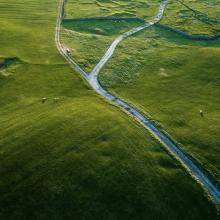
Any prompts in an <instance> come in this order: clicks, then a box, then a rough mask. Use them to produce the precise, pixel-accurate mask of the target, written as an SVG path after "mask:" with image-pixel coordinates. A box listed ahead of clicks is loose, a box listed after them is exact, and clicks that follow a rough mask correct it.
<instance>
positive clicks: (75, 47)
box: [61, 20, 142, 73]
mask: <svg viewBox="0 0 220 220" xmlns="http://www.w3.org/2000/svg"><path fill="white" fill-rule="evenodd" d="M141 23H142V22H138V21H130V22H127V21H111V20H109V21H104V20H98V21H73V22H69V21H68V22H63V28H62V34H61V39H62V44H63V45H64V47H67V48H70V49H71V50H72V53H71V55H72V57H73V59H74V60H76V61H77V62H78V64H79V65H80V66H81V67H82V68H83V69H84V70H86V71H87V72H88V73H89V72H90V71H91V70H92V69H93V68H94V67H95V65H96V64H97V63H98V61H99V60H100V59H101V57H102V56H103V54H104V53H105V51H106V50H107V49H108V47H109V46H110V45H111V43H112V41H113V40H114V39H115V38H116V36H118V35H119V34H121V33H124V32H125V31H128V30H130V29H131V28H133V27H136V26H138V25H140V24H141Z"/></svg>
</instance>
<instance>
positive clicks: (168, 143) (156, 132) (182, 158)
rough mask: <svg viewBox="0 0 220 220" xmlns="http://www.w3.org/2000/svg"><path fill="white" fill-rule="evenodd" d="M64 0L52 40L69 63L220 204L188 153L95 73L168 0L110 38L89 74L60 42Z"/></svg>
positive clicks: (219, 196)
mask: <svg viewBox="0 0 220 220" xmlns="http://www.w3.org/2000/svg"><path fill="white" fill-rule="evenodd" d="M63 1H64V0H60V1H59V7H58V17H57V25H56V34H55V42H56V46H57V49H58V51H59V52H60V54H61V55H62V56H63V57H64V58H65V59H66V60H67V61H68V63H69V64H70V65H71V67H72V68H73V69H74V70H76V71H77V72H78V73H80V75H81V76H82V77H83V78H84V79H86V80H87V82H88V83H89V84H90V85H91V87H92V88H93V89H94V90H95V91H96V92H97V93H98V94H100V95H101V96H102V97H103V98H105V99H106V100H108V101H110V102H112V103H114V104H115V105H116V106H118V107H120V108H121V109H122V110H123V111H124V112H126V113H127V114H129V115H130V116H132V117H134V118H135V119H136V120H137V121H138V122H139V123H140V124H141V125H142V126H144V127H145V128H146V129H147V130H148V131H149V132H150V133H151V134H152V135H153V136H154V137H155V138H156V139H157V140H158V141H159V142H160V143H161V144H162V145H163V146H164V147H165V148H166V149H167V150H168V151H169V152H170V153H171V154H172V155H173V156H174V157H175V158H176V159H177V160H178V161H179V162H180V163H181V164H182V165H183V166H184V167H185V168H186V169H187V170H188V171H189V173H190V174H191V175H192V176H193V177H194V178H195V179H196V180H197V181H198V182H199V183H200V184H201V185H202V186H203V187H204V189H205V190H206V191H207V192H209V193H210V195H211V196H212V197H213V198H214V199H215V201H216V203H217V204H220V191H219V189H218V188H217V187H216V186H215V185H214V184H213V183H212V181H211V180H210V178H209V177H208V176H207V175H206V174H205V172H204V171H203V170H202V169H201V168H200V167H199V166H198V165H197V164H196V163H194V162H193V161H192V160H191V159H190V158H189V157H188V156H187V154H186V153H185V152H184V151H183V149H182V148H180V147H179V146H178V145H177V144H175V143H174V141H172V140H171V139H170V138H169V137H168V136H167V135H166V134H165V133H163V132H162V131H161V130H160V129H159V128H158V127H157V126H156V125H155V124H154V123H153V122H152V121H151V120H150V119H149V118H148V117H146V116H144V115H143V114H142V113H141V112H139V111H138V110H136V109H135V108H134V107H132V106H130V105H129V104H127V103H126V102H124V101H123V100H121V99H119V98H118V97H116V96H114V95H112V94H110V93H109V92H108V91H106V90H105V89H104V88H103V87H102V86H101V85H100V83H99V82H98V74H99V72H100V70H101V69H102V67H103V66H104V65H105V63H106V62H107V61H108V60H109V59H110V58H111V56H112V55H113V53H114V51H115V48H116V47H117V45H118V44H119V43H120V42H121V41H122V40H124V39H125V38H127V37H129V36H131V35H133V34H135V33H137V32H139V31H141V30H143V29H146V28H149V27H151V26H153V25H154V24H156V23H158V22H159V21H160V19H161V18H162V16H163V13H164V10H165V7H166V5H167V4H168V3H169V0H165V1H164V2H162V3H161V4H160V8H159V11H158V14H157V16H156V17H155V18H154V20H153V21H152V22H150V23H146V24H144V25H141V26H139V27H137V28H133V29H132V30H130V31H128V32H126V33H124V34H122V35H120V36H119V37H117V38H116V39H115V40H114V41H113V43H112V44H111V46H110V47H109V49H108V50H107V52H106V53H105V55H104V56H103V57H102V59H101V60H100V62H99V63H98V64H97V65H96V66H95V68H94V69H93V70H92V72H91V73H90V74H89V75H88V74H87V73H86V72H85V71H84V70H83V69H82V68H80V66H79V65H78V64H77V63H76V62H74V61H73V60H72V58H71V57H70V56H69V55H68V54H67V53H66V50H65V49H64V48H63V47H62V45H61V43H60V30H61V22H62V11H63Z"/></svg>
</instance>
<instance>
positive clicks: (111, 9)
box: [66, 0, 160, 19]
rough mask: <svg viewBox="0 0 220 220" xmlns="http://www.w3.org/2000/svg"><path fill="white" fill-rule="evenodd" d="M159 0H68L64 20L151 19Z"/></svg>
mask: <svg viewBox="0 0 220 220" xmlns="http://www.w3.org/2000/svg"><path fill="white" fill-rule="evenodd" d="M159 2H160V1H159V0H148V1H143V0H132V1H123V0H119V1H114V0H107V1H106V0H90V1H89V0H79V1H74V0H68V2H67V5H66V18H81V17H96V16H114V17H141V18H145V19H150V18H152V17H153V16H154V15H155V14H156V12H157V9H158V6H159Z"/></svg>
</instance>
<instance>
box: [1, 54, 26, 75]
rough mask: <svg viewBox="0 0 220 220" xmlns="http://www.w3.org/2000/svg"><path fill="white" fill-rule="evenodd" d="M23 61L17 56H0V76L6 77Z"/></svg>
mask: <svg viewBox="0 0 220 220" xmlns="http://www.w3.org/2000/svg"><path fill="white" fill-rule="evenodd" d="M22 63H23V62H22V61H21V60H20V59H19V58H17V57H6V58H2V57H0V78H5V77H7V76H9V75H11V74H12V73H13V70H14V69H15V68H17V66H18V65H20V64H22Z"/></svg>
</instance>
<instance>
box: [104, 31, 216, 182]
mask: <svg viewBox="0 0 220 220" xmlns="http://www.w3.org/2000/svg"><path fill="white" fill-rule="evenodd" d="M132 46H133V48H132ZM219 58H220V48H219V41H213V42H209V43H208V42H204V41H203V42H202V41H190V40H187V39H184V38H183V37H181V36H180V35H177V34H174V33H171V32H169V31H163V30H160V29H158V28H154V29H152V30H151V31H148V32H146V33H143V34H141V35H138V36H136V37H134V38H131V39H128V40H127V41H126V42H123V43H122V44H121V47H120V48H119V49H118V51H117V52H116V54H115V56H113V57H112V59H111V60H110V61H109V63H108V64H107V65H106V66H105V68H104V69H103V70H102V73H101V75H100V80H101V83H102V84H103V85H104V86H105V87H106V88H108V89H109V90H110V91H112V92H113V93H116V94H117V95H119V96H120V97H123V98H124V99H125V100H127V101H128V102H130V103H132V104H133V105H135V106H137V107H138V108H139V109H142V111H143V112H145V113H146V114H147V115H150V116H151V117H152V119H154V120H156V122H157V123H158V124H159V125H160V126H161V127H162V128H163V129H164V130H166V131H167V132H168V133H169V134H170V135H171V136H172V137H173V138H174V139H175V140H176V141H177V142H179V143H180V144H181V145H182V147H183V148H184V149H185V150H186V151H187V152H188V153H190V154H191V155H192V156H193V157H194V158H196V160H197V161H199V163H201V164H202V166H203V167H205V168H206V169H207V170H209V171H210V173H212V175H213V176H214V177H215V179H216V180H217V181H218V183H219V181H220V172H219V170H220V163H219V159H218V158H219V155H220V151H219V147H218V146H219V144H220V142H219V136H218V133H219V130H220V115H219V113H218V111H219V109H220V105H219V102H218V97H219V95H220V90H219V85H220V81H219V80H220V78H219V68H220V65H219ZM200 109H202V110H203V111H204V114H205V115H204V117H203V118H202V117H201V116H200V115H199V110H200Z"/></svg>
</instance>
